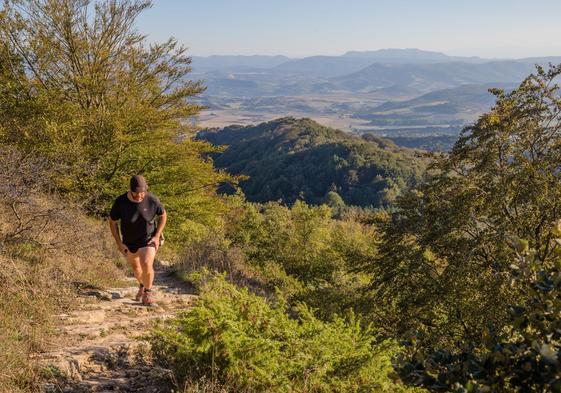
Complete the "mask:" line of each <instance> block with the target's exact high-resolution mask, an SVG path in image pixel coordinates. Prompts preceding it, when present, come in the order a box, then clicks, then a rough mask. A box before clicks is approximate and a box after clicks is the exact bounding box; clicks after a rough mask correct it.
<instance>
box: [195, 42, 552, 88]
mask: <svg viewBox="0 0 561 393" xmlns="http://www.w3.org/2000/svg"><path fill="white" fill-rule="evenodd" d="M548 63H561V57H543V58H525V59H517V60H497V59H494V60H489V59H482V58H479V57H457V56H447V55H445V54H443V53H439V52H430V51H422V50H419V49H383V50H378V51H369V52H356V51H355V52H347V53H345V54H344V55H341V56H311V57H305V58H302V59H289V58H287V57H284V56H210V57H194V58H193V63H192V66H193V69H194V71H195V75H196V76H200V77H201V78H202V79H203V80H204V81H205V82H206V85H207V87H208V92H207V94H209V95H226V96H263V95H271V96H275V95H277V96H278V95H280V96H282V95H298V94H316V93H326V92H334V91H347V92H362V93H372V92H376V91H378V90H380V89H388V88H389V89H409V90H410V91H411V92H412V93H413V94H417V95H418V94H423V93H427V92H430V91H434V90H438V89H446V88H452V87H457V86H461V85H465V84H488V83H519V82H520V81H521V80H522V79H523V78H524V77H525V76H527V75H528V74H530V73H531V72H533V71H534V64H540V65H547V64H548Z"/></svg>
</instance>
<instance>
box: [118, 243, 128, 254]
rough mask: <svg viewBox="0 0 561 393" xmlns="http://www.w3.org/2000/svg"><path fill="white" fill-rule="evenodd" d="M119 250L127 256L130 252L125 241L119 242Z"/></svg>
mask: <svg viewBox="0 0 561 393" xmlns="http://www.w3.org/2000/svg"><path fill="white" fill-rule="evenodd" d="M119 251H120V252H121V254H123V255H125V256H126V255H127V253H128V252H129V248H128V247H127V246H126V245H125V243H119Z"/></svg>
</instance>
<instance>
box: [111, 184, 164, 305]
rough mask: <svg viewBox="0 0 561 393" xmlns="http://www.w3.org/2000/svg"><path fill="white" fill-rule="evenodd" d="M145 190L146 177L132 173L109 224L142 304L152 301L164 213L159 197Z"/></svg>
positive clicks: (114, 205)
mask: <svg viewBox="0 0 561 393" xmlns="http://www.w3.org/2000/svg"><path fill="white" fill-rule="evenodd" d="M147 191H148V184H147V183H146V179H145V178H144V177H143V176H133V177H132V178H131V180H130V188H129V191H128V192H126V193H124V194H122V195H120V196H119V197H118V198H117V199H116V200H115V203H114V204H113V207H112V208H111V213H110V219H109V227H110V228H111V234H112V235H113V237H114V238H115V241H116V242H117V247H118V248H119V251H120V252H121V253H122V254H123V255H124V256H125V258H126V259H127V261H128V262H129V264H130V265H131V267H132V269H133V271H134V276H135V277H136V279H137V281H138V283H139V288H138V293H137V294H136V300H137V301H140V300H141V299H142V304H144V305H151V304H152V303H153V302H154V293H153V290H152V284H153V282H154V258H155V256H156V251H158V248H159V247H160V239H161V236H162V233H163V230H164V227H165V225H166V221H167V213H166V210H165V209H164V206H163V205H162V204H161V202H160V200H159V199H158V198H157V197H156V196H155V195H153V194H151V193H149V192H147ZM157 215H158V216H160V219H159V222H158V225H157V226H156V224H155V222H154V220H155V218H156V216H157ZM119 220H120V221H121V231H120V234H119V226H118V224H117V221H119ZM121 235H122V239H121Z"/></svg>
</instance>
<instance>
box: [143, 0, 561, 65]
mask: <svg viewBox="0 0 561 393" xmlns="http://www.w3.org/2000/svg"><path fill="white" fill-rule="evenodd" d="M560 16H561V0H533V1H530V0H486V1H483V0H469V1H467V0H461V1H460V0H415V1H414V0H253V1H250V0H154V6H153V7H152V9H150V10H148V11H146V12H145V13H144V14H143V15H142V16H141V17H140V18H139V20H138V28H139V30H140V31H141V32H143V33H145V34H148V36H149V39H150V40H152V41H162V40H165V39H166V38H168V37H170V36H173V37H176V38H177V39H178V40H179V41H180V42H182V43H183V44H185V45H186V46H188V47H189V48H190V54H191V55H200V56H207V55H211V54H243V55H251V54H269V55H270V54H283V55H287V56H291V57H304V56H308V55H316V54H326V55H338V54H342V53H344V52H346V51H347V50H375V49H382V48H420V49H425V50H437V51H442V52H445V53H447V54H452V55H479V56H483V57H511V58H516V57H527V56H541V55H561V40H560V39H559V38H561V23H560V22H559V18H560Z"/></svg>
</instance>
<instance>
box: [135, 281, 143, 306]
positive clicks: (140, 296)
mask: <svg viewBox="0 0 561 393" xmlns="http://www.w3.org/2000/svg"><path fill="white" fill-rule="evenodd" d="M142 295H144V285H142V284H140V285H139V286H138V292H137V293H136V296H135V297H134V300H136V301H137V302H139V301H141V300H142Z"/></svg>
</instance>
